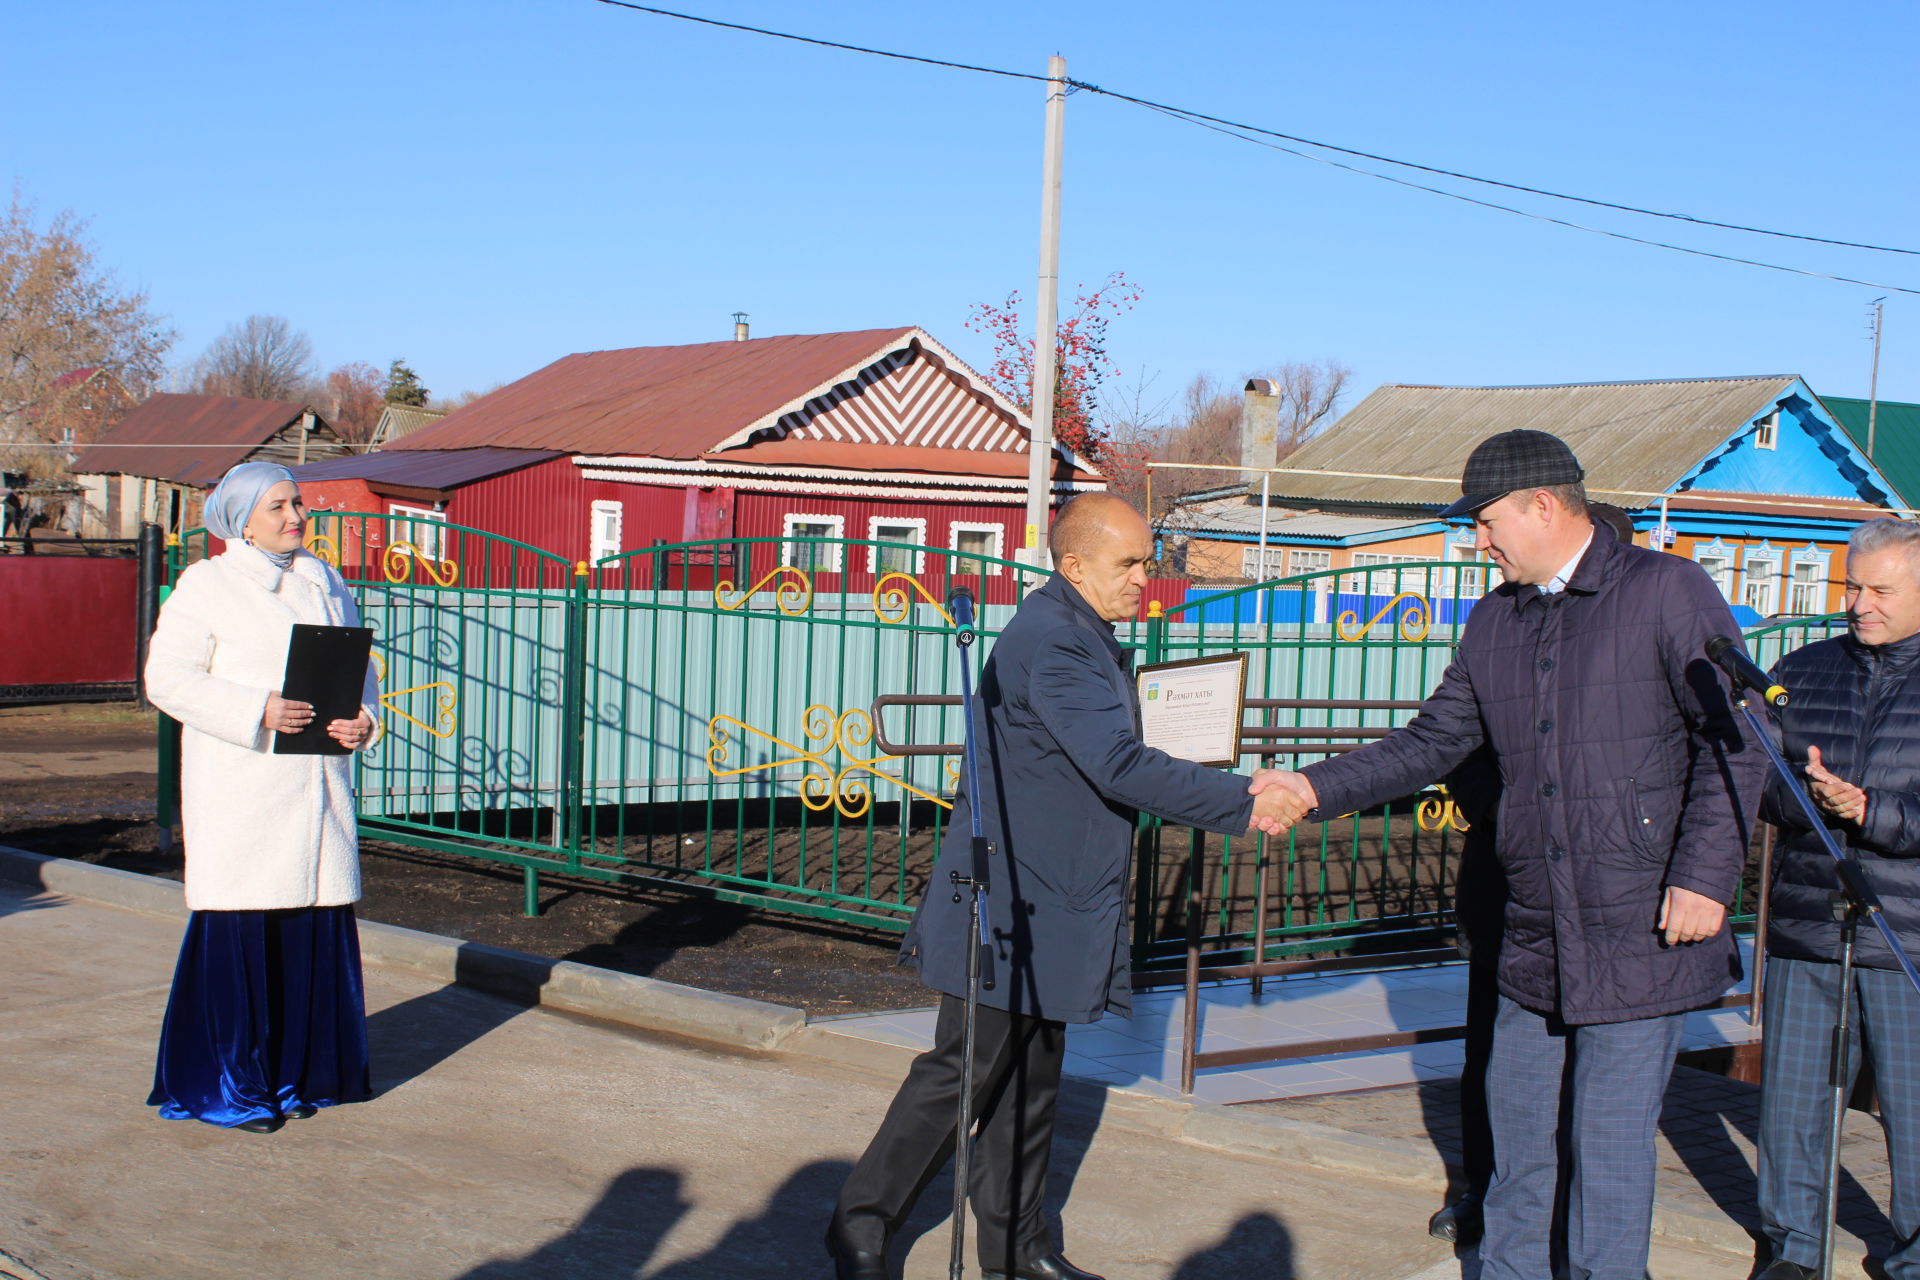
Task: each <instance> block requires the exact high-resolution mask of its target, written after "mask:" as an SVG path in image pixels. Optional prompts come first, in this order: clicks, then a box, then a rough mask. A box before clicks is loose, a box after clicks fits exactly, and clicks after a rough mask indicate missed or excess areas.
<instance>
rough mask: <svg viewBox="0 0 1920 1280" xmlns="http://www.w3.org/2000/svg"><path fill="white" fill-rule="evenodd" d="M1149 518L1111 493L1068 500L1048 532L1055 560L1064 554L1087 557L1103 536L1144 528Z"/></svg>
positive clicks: (1082, 495) (1090, 494) (1089, 494)
mask: <svg viewBox="0 0 1920 1280" xmlns="http://www.w3.org/2000/svg"><path fill="white" fill-rule="evenodd" d="M1146 523H1147V522H1146V521H1145V520H1143V519H1141V518H1140V513H1139V512H1138V511H1135V510H1134V509H1133V506H1132V504H1131V503H1129V502H1127V501H1126V500H1125V499H1124V498H1116V497H1115V496H1114V495H1112V494H1110V493H1083V494H1079V495H1078V496H1076V497H1072V498H1069V499H1067V501H1066V504H1065V505H1064V506H1062V507H1061V508H1060V514H1059V515H1057V516H1055V517H1054V518H1053V529H1052V531H1051V532H1050V533H1049V534H1048V538H1049V540H1050V541H1051V542H1052V544H1053V560H1054V563H1055V564H1058V563H1059V562H1060V557H1061V556H1064V555H1076V556H1084V555H1086V554H1087V553H1088V552H1089V551H1090V550H1092V548H1093V547H1094V546H1095V545H1096V544H1097V543H1099V542H1100V541H1101V540H1102V539H1106V538H1111V537H1113V536H1114V535H1115V534H1117V533H1121V532H1127V533H1131V532H1133V530H1134V528H1135V527H1136V526H1139V527H1142V528H1144V527H1145V526H1146Z"/></svg>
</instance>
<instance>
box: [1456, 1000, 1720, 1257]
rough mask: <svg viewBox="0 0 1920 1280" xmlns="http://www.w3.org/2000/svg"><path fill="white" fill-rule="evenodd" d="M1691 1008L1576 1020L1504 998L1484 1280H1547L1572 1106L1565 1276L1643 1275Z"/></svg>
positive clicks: (1491, 1107)
mask: <svg viewBox="0 0 1920 1280" xmlns="http://www.w3.org/2000/svg"><path fill="white" fill-rule="evenodd" d="M1683 1025H1684V1021H1683V1018H1682V1016H1681V1015H1678V1014H1674V1015H1670V1016H1667V1017H1660V1018H1641V1019H1637V1020H1635V1021H1632V1022H1608V1023H1599V1024H1595V1025H1591V1026H1578V1027H1569V1026H1567V1025H1566V1024H1564V1023H1562V1022H1561V1021H1560V1020H1559V1019H1558V1018H1555V1017H1551V1016H1548V1015H1544V1014H1538V1013H1535V1012H1533V1011H1532V1010H1530V1009H1526V1008H1523V1007H1522V1006H1520V1005H1518V1004H1515V1003H1514V1002H1513V1001H1512V1000H1509V999H1507V998H1506V997H1505V996H1502V997H1500V1012H1499V1014H1498V1015H1497V1016H1496V1018H1495V1020H1494V1028H1493V1058H1492V1061H1491V1062H1490V1063H1489V1064H1488V1067H1487V1118H1488V1120H1489V1122H1490V1123H1491V1125H1492V1128H1493V1182H1492V1183H1491V1184H1490V1185H1489V1186H1488V1188H1487V1198H1486V1210H1485V1213H1486V1236H1485V1239H1484V1240H1483V1242H1482V1243H1481V1246H1480V1257H1481V1262H1482V1270H1481V1278H1482V1280H1548V1277H1551V1276H1553V1275H1555V1274H1556V1272H1555V1270H1554V1267H1553V1256H1552V1240H1553V1225H1554V1223H1553V1206H1554V1197H1555V1193H1556V1192H1557V1190H1558V1188H1559V1184H1560V1151H1559V1137H1560V1121H1561V1103H1562V1098H1563V1096H1564V1097H1565V1098H1566V1100H1567V1102H1568V1104H1569V1106H1568V1112H1567V1118H1568V1125H1569V1132H1568V1134H1567V1149H1568V1152H1569V1154H1570V1155H1571V1158H1572V1165H1571V1167H1570V1168H1569V1169H1568V1170H1567V1179H1566V1181H1567V1235H1566V1238H1567V1274H1568V1275H1569V1276H1570V1277H1571V1278H1572V1280H1644V1277H1645V1275H1646V1272H1647V1249H1648V1243H1649V1237H1650V1236H1651V1234H1652V1230H1653V1190H1654V1173H1655V1164H1654V1147H1653V1135H1654V1127H1655V1125H1656V1124H1658V1122H1659V1119H1660V1103H1661V1100H1662V1099H1663V1098H1664V1097H1665V1096H1666V1092H1667V1081H1668V1079H1669V1078H1670V1077H1671V1076H1672V1075H1673V1056H1674V1054H1675V1053H1677V1052H1678V1051H1679V1048H1680V1032H1681V1029H1682V1027H1683Z"/></svg>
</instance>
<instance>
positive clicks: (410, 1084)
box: [0, 885, 1446, 1280]
mask: <svg viewBox="0 0 1920 1280" xmlns="http://www.w3.org/2000/svg"><path fill="white" fill-rule="evenodd" d="M178 938H179V927H178V924H177V922H175V921H172V920H167V919H164V918H160V917H155V916H148V915H143V914H139V913H135V912H131V911H125V910H118V909H114V908H110V907H104V906H101V905H98V904H94V903H88V902H82V901H79V900H76V899H71V898H65V897H61V896H58V895H55V894H49V893H46V892H35V891H32V890H29V889H26V888H23V887H16V886H12V885H4V886H0V1043H4V1045H5V1046H6V1048H5V1056H4V1059H3V1060H0V1135H3V1136H0V1250H4V1251H5V1254H7V1255H11V1257H12V1258H13V1259H15V1260H16V1261H17V1263H18V1264H21V1265H22V1266H24V1267H26V1268H30V1269H31V1271H32V1272H37V1273H38V1274H39V1275H40V1276H44V1277H45V1278H46V1280H77V1278H79V1277H117V1276H140V1277H155V1276H158V1277H183V1278H185V1277H215V1276H221V1277H224V1276H276V1277H281V1276H284V1277H301V1278H305V1277H315V1278H319V1277H335V1276H339V1277H348V1276H351V1277H389V1276H390V1277H407V1278H409V1280H414V1278H420V1277H449V1278H451V1277H462V1278H468V1280H544V1278H546V1277H554V1278H556V1280H557V1278H558V1277H567V1278H568V1280H601V1278H606V1280H611V1278H612V1277H623V1278H624V1277H635V1276H643V1275H644V1276H648V1277H660V1278H661V1280H695V1278H697V1277H709V1276H711V1277H720V1276H730V1277H759V1276H767V1277H773V1276H780V1277H806V1276H824V1275H826V1274H828V1272H827V1267H826V1262H825V1258H824V1254H823V1253H822V1252H821V1251H820V1247H819V1243H818V1236H819V1228H820V1223H821V1220H822V1217H823V1215H824V1213H825V1211H826V1208H827V1206H828V1204H829V1203H830V1200H831V1196H832V1193H833V1190H834V1188H835V1187H836V1186H837V1183H838V1180H839V1178H840V1177H841V1176H842V1175H843V1174H844V1172H845V1170H846V1168H847V1165H848V1162H849V1161H850V1160H851V1159H852V1158H853V1157H854V1155H856V1154H857V1152H858V1149H859V1147H860V1146H861V1144H862V1143H863V1142H864V1141H865V1139H866V1137H867V1135H868V1134H869V1133H870V1132H871V1130H872V1128H873V1126H874V1125H875V1124H876V1123H877V1121H878V1118H879V1114H880V1112H881V1110H882V1109H883V1108H884V1106H885V1104H886V1102H887V1099H888V1097H889V1096H890V1093H891V1087H890V1083H889V1082H888V1081H887V1080H885V1079H884V1078H877V1077H875V1076H874V1075H873V1074H871V1073H864V1072H859V1071H856V1070H850V1069H843V1068H837V1067H834V1066H833V1065H832V1064H828V1063H819V1062H808V1061H805V1060H797V1059H793V1058H790V1057H775V1056H772V1055H767V1054H762V1053H755V1052H752V1051H744V1050H743V1051H736V1052H727V1051H722V1050H717V1049H713V1048H709V1047H703V1046H700V1045H697V1044H694V1043H692V1042H686V1041H674V1040H670V1039H667V1038H663V1037H658V1036H646V1035H642V1034H638V1033H635V1032H632V1031H630V1030H624V1029H620V1028H616V1027H612V1026H609V1025H607V1024H603V1023H597V1022H591V1021H588V1020H586V1019H583V1018H579V1017H577V1016H571V1015H567V1014H564V1013H559V1012H554V1011H549V1010H547V1009H543V1008H527V1007H525V1006H522V1005H516V1004H513V1003H510V1002H508V1001H505V1000H501V999H499V998H496V997H492V996H488V995H484V994H480V993H477V992H474V991H471V990H468V989H464V988H461V987H459V986H455V985H451V984H445V983H440V982H436V981H435V980H433V979H430V978H423V977H419V976H417V975H414V974H411V973H408V972H405V971H401V970H394V969H380V968H376V969H371V970H369V972H368V988H369V1007H370V1010H371V1023H372V1026H371V1030H372V1037H373V1046H374V1066H375V1080H376V1086H377V1089H378V1096H377V1097H376V1098H375V1099H374V1100H373V1101H371V1102H368V1103H364V1104H361V1105H358V1106H351V1107H341V1108H337V1109H334V1110H332V1111H328V1112H323V1113H321V1115H319V1116H317V1117H315V1118H314V1119H311V1120H306V1121H297V1122H294V1123H293V1124H291V1125H289V1126H288V1127H287V1128H286V1129H285V1130H283V1131H282V1132H281V1133H279V1134H276V1135H272V1136H267V1137H262V1136H256V1135H251V1134H243V1133H237V1132H230V1131H225V1130H220V1129H215V1128H212V1127H210V1126H205V1125H199V1124H194V1123H191V1122H166V1121H162V1120H159V1119H157V1118H156V1117H155V1116H154V1114H153V1113H152V1112H151V1111H149V1110H148V1109H147V1108H146V1107H144V1106H143V1105H142V1100H143V1098H144V1096H145V1093H146V1089H147V1085H148V1082H149V1079H150V1073H151V1064H152V1049H153V1043H154V1038H155V1035H156V1033H157V1030H158V1024H159V1017H160V1013H161V1009H162V1006H163V1002H164V999H165V991H166V982H167V978H168V976H169V971H170V968H171V964H172V959H173V955H174V951H175V949H176V947H177V945H178ZM1091 1127H1092V1126H1091V1122H1090V1118H1089V1117H1087V1116H1085V1115H1081V1116H1077V1117H1074V1118H1071V1119H1070V1120H1069V1122H1068V1124H1067V1126H1066V1129H1067V1132H1066V1133H1065V1134H1064V1136H1063V1140H1062V1142H1061V1144H1060V1152H1059V1155H1060V1158H1059V1160H1058V1165H1059V1173H1060V1180H1059V1183H1058V1185H1057V1186H1056V1188H1055V1192H1056V1198H1064V1200H1065V1203H1064V1206H1063V1214H1062V1216H1063V1218H1064V1227H1065V1231H1066V1237H1067V1239H1068V1240H1069V1241H1070V1242H1071V1243H1072V1246H1073V1253H1074V1255H1075V1256H1076V1258H1077V1259H1078V1260H1079V1261H1081V1262H1083V1263H1084V1264H1086V1265H1090V1266H1096V1267H1099V1268H1101V1269H1103V1270H1105V1271H1106V1272H1107V1274H1108V1275H1109V1276H1111V1277H1112V1278H1113V1280H1146V1278H1148V1277H1166V1276H1176V1277H1179V1278H1180V1280H1205V1278H1207V1277H1216V1276H1218V1277H1227V1276H1234V1277H1241V1276H1262V1277H1275V1278H1283V1277H1288V1276H1294V1275H1300V1276H1315V1277H1327V1278H1328V1280H1361V1278H1362V1277H1365V1278H1367V1280H1382V1278H1393V1277H1401V1276H1407V1275H1412V1274H1415V1273H1419V1272H1423V1271H1426V1270H1428V1269H1430V1268H1431V1267H1432V1266H1433V1265H1434V1264H1435V1263H1436V1262H1440V1261H1443V1260H1444V1259H1445V1257H1446V1250H1445V1249H1443V1248H1442V1247H1441V1246H1438V1245H1436V1244H1434V1243H1433V1242H1431V1241H1428V1240H1425V1239H1424V1238H1423V1237H1421V1236H1420V1235H1419V1233H1418V1231H1417V1229H1415V1230H1405V1229H1383V1227H1385V1226H1386V1224H1407V1223H1409V1222H1417V1221H1418V1220H1419V1219H1420V1218H1422V1217H1423V1216H1424V1214H1425V1213H1426V1212H1427V1211H1428V1210H1429V1209H1430V1207H1431V1199H1432V1197H1431V1195H1430V1194H1429V1193H1423V1192H1420V1191H1418V1190H1417V1189H1412V1188H1409V1187H1408V1186H1407V1185H1405V1184H1394V1183H1390V1182H1360V1181H1358V1180H1353V1179H1341V1178H1338V1177H1336V1176H1333V1175H1329V1174H1326V1173H1324V1172H1319V1171H1314V1170H1289V1169H1285V1168H1280V1167H1276V1166H1275V1165H1274V1164H1272V1163H1271V1162H1267V1161H1261V1160H1257V1159H1251V1158H1247V1157H1243V1156H1236V1155H1232V1154H1228V1153H1225V1152H1221V1151H1219V1150H1215V1149H1210V1148H1207V1147H1202V1146H1198V1145H1195V1144H1191V1143H1183V1142H1169V1141H1166V1140H1163V1139H1155V1138H1153V1137H1151V1136H1148V1135H1143V1134H1141V1133H1138V1132H1135V1131H1130V1130H1123V1129H1120V1128H1118V1127H1115V1126H1104V1127H1101V1128H1100V1129H1099V1130H1098V1131H1097V1132H1093V1133H1091V1134H1090V1133H1089V1130H1090V1128H1091ZM1069 1182H1070V1183H1071V1195H1070V1196H1068V1195H1067V1191H1068V1184H1069ZM943 1202H944V1201H943V1192H942V1190H941V1188H939V1187H936V1188H935V1189H934V1190H933V1191H932V1192H930V1193H929V1196H928V1198H927V1210H926V1212H924V1213H923V1214H922V1216H921V1217H920V1218H919V1219H917V1220H916V1222H915V1224H914V1230H915V1231H916V1232H917V1233H919V1234H918V1238H917V1239H915V1240H914V1241H913V1243H912V1247H911V1250H910V1252H909V1254H908V1256H907V1258H906V1261H905V1272H904V1274H905V1275H906V1276H908V1277H931V1276H937V1275H944V1274H945V1250H946V1239H947V1237H946V1233H945V1231H944V1230H943V1229H937V1228H938V1227H939V1224H940V1220H941V1215H940V1213H939V1210H938V1206H939V1205H940V1204H942V1203H943ZM4 1265H5V1263H4V1262H3V1261H0V1266H4Z"/></svg>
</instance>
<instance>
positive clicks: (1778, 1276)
mask: <svg viewBox="0 0 1920 1280" xmlns="http://www.w3.org/2000/svg"><path fill="white" fill-rule="evenodd" d="M1818 1274H1820V1273H1819V1272H1818V1271H1815V1270H1814V1269H1813V1268H1812V1267H1803V1266H1801V1265H1800V1264H1799V1263H1797V1262H1789V1261H1787V1260H1786V1259H1785V1258H1775V1259H1774V1260H1773V1261H1772V1262H1769V1263H1768V1264H1767V1269H1766V1270H1765V1271H1762V1272H1761V1273H1760V1274H1759V1275H1758V1276H1757V1277H1755V1280H1813V1278H1814V1277H1815V1276H1816V1275H1818Z"/></svg>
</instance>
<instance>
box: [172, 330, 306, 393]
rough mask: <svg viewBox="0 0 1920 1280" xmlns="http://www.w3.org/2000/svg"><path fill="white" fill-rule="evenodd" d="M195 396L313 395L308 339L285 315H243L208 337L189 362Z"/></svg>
mask: <svg viewBox="0 0 1920 1280" xmlns="http://www.w3.org/2000/svg"><path fill="white" fill-rule="evenodd" d="M190 377H191V385H192V386H193V389H194V390H195V391H197V392H199V393H200V394H201V395H209V396H242V397H245V398H246V399H249V400H301V401H305V400H313V399H318V398H319V397H318V396H316V395H315V394H314V386H313V380H314V379H313V343H312V342H311V341H310V340H309V339H308V337H307V335H306V333H305V332H304V331H302V330H299V329H295V328H294V327H293V326H292V325H291V324H289V323H287V318H286V317H285V316H248V317H247V318H246V319H245V320H242V321H241V322H240V323H239V324H236V325H230V326H229V327H228V328H227V331H226V332H225V333H223V334H221V335H220V336H219V337H218V338H215V339H214V340H213V345H212V346H210V347H208V348H207V349H206V351H205V352H204V353H202V354H201V356H200V358H199V359H198V360H196V361H195V362H194V365H193V368H192V371H191V374H190Z"/></svg>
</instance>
